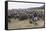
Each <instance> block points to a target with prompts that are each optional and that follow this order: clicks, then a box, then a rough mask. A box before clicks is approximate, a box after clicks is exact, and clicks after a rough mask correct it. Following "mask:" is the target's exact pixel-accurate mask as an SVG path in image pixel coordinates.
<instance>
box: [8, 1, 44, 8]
mask: <svg viewBox="0 0 46 31" xmlns="http://www.w3.org/2000/svg"><path fill="white" fill-rule="evenodd" d="M43 5H44V4H36V3H22V2H8V9H26V8H35V7H41V6H43Z"/></svg>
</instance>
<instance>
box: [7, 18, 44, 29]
mask: <svg viewBox="0 0 46 31" xmlns="http://www.w3.org/2000/svg"><path fill="white" fill-rule="evenodd" d="M29 21H30V20H29V19H27V20H23V21H19V20H18V19H16V20H15V19H14V18H12V19H11V23H8V29H17V28H33V27H42V26H43V25H44V21H43V20H42V19H40V20H39V21H37V22H36V23H37V24H38V25H34V24H30V23H29Z"/></svg>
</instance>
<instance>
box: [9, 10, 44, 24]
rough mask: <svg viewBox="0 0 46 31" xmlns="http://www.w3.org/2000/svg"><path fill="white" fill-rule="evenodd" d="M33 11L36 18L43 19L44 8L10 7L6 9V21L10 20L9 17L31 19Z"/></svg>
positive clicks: (20, 19)
mask: <svg viewBox="0 0 46 31" xmlns="http://www.w3.org/2000/svg"><path fill="white" fill-rule="evenodd" d="M34 13H36V14H37V16H36V17H37V18H38V19H37V20H39V19H40V18H41V19H43V20H45V14H44V9H12V10H8V22H9V23H10V22H11V20H10V19H11V18H15V19H19V21H22V20H26V19H32V21H33V18H34V17H33V15H34Z"/></svg>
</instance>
